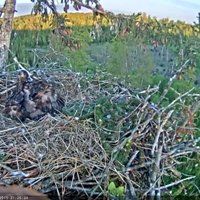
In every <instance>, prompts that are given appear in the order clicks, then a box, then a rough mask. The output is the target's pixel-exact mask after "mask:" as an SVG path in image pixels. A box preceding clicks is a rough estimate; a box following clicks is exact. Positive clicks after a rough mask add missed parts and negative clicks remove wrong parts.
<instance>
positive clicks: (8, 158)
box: [0, 69, 200, 199]
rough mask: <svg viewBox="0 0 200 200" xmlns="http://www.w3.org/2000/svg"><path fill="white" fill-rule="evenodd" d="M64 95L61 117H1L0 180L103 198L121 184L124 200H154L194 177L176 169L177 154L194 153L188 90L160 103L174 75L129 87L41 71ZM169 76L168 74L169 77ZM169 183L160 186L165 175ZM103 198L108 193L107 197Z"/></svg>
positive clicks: (195, 104)
mask: <svg viewBox="0 0 200 200" xmlns="http://www.w3.org/2000/svg"><path fill="white" fill-rule="evenodd" d="M39 72H41V74H40V76H42V77H43V78H45V79H48V80H49V81H50V82H53V83H54V84H55V85H56V84H57V86H58V88H59V89H60V92H61V93H62V94H63V96H65V100H66V106H65V109H64V110H63V113H60V114H58V115H57V116H55V117H52V116H50V115H46V116H45V117H43V118H42V119H40V120H39V121H31V120H29V121H26V123H18V122H16V121H13V120H11V119H8V118H6V117H5V115H4V114H3V113H1V114H0V120H1V124H0V174H1V180H0V183H1V184H4V185H10V184H14V183H15V184H19V185H23V186H31V187H34V188H35V189H37V190H39V191H41V192H43V193H50V192H53V191H54V192H56V194H57V195H58V197H59V198H60V199H61V198H62V197H63V196H64V195H65V196H67V195H71V194H73V192H75V191H76V192H81V193H82V194H85V195H87V196H93V197H100V196H104V197H105V196H106V197H108V196H109V195H110V196H112V197H113V199H114V196H113V195H114V193H113V191H109V184H110V183H111V182H114V183H115V184H116V185H118V186H120V185H123V187H124V188H125V191H126V197H127V199H139V198H145V197H146V196H149V195H151V196H158V197H160V196H161V195H163V194H164V193H165V192H167V193H168V192H169V190H170V189H171V187H173V186H176V185H178V184H180V183H183V182H184V181H188V180H190V181H192V180H194V179H195V176H192V175H191V176H185V175H184V174H182V173H181V172H180V171H178V170H177V166H178V165H179V164H181V162H184V160H183V159H182V158H183V157H188V158H189V157H190V156H191V155H193V154H194V153H199V148H198V142H199V140H200V139H199V138H197V137H195V132H196V127H195V124H194V118H193V117H194V114H195V113H196V112H197V110H198V108H199V95H198V94H195V93H194V89H191V90H190V91H187V92H186V93H184V94H180V93H178V92H176V93H177V98H175V99H174V101H172V102H171V103H169V104H167V105H165V106H164V104H162V102H163V101H164V100H165V99H166V94H167V92H168V91H170V90H173V91H174V89H173V88H172V87H171V85H172V84H171V83H172V81H173V78H172V79H170V81H169V84H168V87H167V88H166V90H165V91H164V93H163V94H161V97H160V102H158V103H157V104H154V103H152V102H151V99H152V98H153V96H154V95H156V94H158V93H159V92H160V91H159V86H156V87H154V88H150V87H149V88H147V89H145V90H143V91H141V90H137V89H130V88H128V87H127V86H125V85H124V84H122V83H119V82H117V81H116V80H115V79H112V78H108V76H109V75H107V74H104V73H103V72H101V73H99V74H98V73H97V74H96V75H93V76H92V77H89V76H83V75H80V74H76V73H74V72H71V71H67V70H66V69H65V70H57V71H53V70H52V69H50V70H48V69H45V70H41V71H38V73H39ZM14 77H15V73H13V74H10V75H9V76H7V75H2V76H1V77H0V78H1V79H0V84H1V90H0V95H1V98H0V106H1V107H2V108H3V106H4V103H5V98H4V97H5V96H6V95H7V93H9V90H10V88H11V87H15V83H14V81H13V79H14V80H15V78H14ZM105 77H106V78H105ZM174 78H175V77H174ZM169 176H170V177H172V178H171V181H168V182H166V181H164V180H165V177H169ZM108 193H109V194H108Z"/></svg>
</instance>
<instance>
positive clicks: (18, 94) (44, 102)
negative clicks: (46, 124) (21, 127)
mask: <svg viewBox="0 0 200 200" xmlns="http://www.w3.org/2000/svg"><path fill="white" fill-rule="evenodd" d="M64 104H65V101H64V98H63V97H61V95H60V94H58V92H57V91H56V89H55V86H54V85H53V84H51V83H48V81H46V80H44V79H40V78H33V77H31V75H30V73H28V72H27V71H26V70H20V71H19V72H18V75H17V82H16V88H15V89H14V90H13V91H12V93H11V94H10V95H9V97H8V98H7V101H6V104H5V109H4V112H5V113H6V114H7V115H8V116H9V117H10V118H12V119H18V120H20V121H25V119H26V118H28V119H30V120H39V119H40V118H42V117H43V116H45V115H46V114H47V113H49V114H51V115H55V114H56V113H58V112H60V111H61V110H62V108H63V107H64Z"/></svg>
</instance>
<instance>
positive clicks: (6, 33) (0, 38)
mask: <svg viewBox="0 0 200 200" xmlns="http://www.w3.org/2000/svg"><path fill="white" fill-rule="evenodd" d="M15 5H16V0H5V4H4V7H3V11H2V12H3V23H2V25H1V26H0V72H2V71H3V70H5V66H6V62H7V59H8V49H9V47H10V39H11V33H12V22H13V18H14V12H15Z"/></svg>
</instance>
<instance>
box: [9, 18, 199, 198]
mask: <svg viewBox="0 0 200 200" xmlns="http://www.w3.org/2000/svg"><path fill="white" fill-rule="evenodd" d="M84 16H85V15H84ZM90 17H91V16H90ZM79 18H80V19H79ZM27 19H29V22H31V18H30V17H27ZM27 19H25V20H24V19H23V18H20V20H22V21H23V20H24V21H26V20H27ZM78 19H79V21H80V24H77V22H75V21H71V22H72V24H73V25H74V26H73V27H72V31H73V35H72V36H71V37H70V38H67V39H70V41H71V40H73V41H78V42H79V43H80V44H81V48H80V49H75V50H73V51H72V50H71V49H69V48H68V46H67V45H66V42H65V41H64V42H63V39H62V38H60V37H59V36H57V35H55V34H53V33H52V31H51V30H50V29H46V30H41V29H45V28H44V27H40V29H39V30H34V28H32V29H31V30H14V32H13V35H12V44H11V52H12V53H13V54H14V55H16V56H17V58H18V60H19V61H20V62H21V63H23V64H24V65H25V66H26V67H29V66H31V67H34V68H41V67H45V68H48V67H51V66H50V65H54V64H55V63H56V65H59V66H62V67H63V66H64V67H66V69H71V70H73V71H76V72H79V73H83V74H87V78H88V80H90V81H92V80H93V79H94V80H99V82H98V81H97V83H96V86H97V87H98V84H100V83H101V84H105V85H103V86H102V85H101V87H105V88H106V87H109V86H108V85H107V84H106V80H108V79H110V80H112V79H113V80H115V81H118V82H121V83H123V84H124V85H126V86H127V87H129V88H130V89H132V88H134V89H141V90H142V89H144V88H147V87H148V86H151V87H153V86H155V85H159V92H158V93H156V94H155V95H152V98H151V99H150V101H151V102H152V103H154V104H160V106H161V107H163V106H167V105H169V104H170V103H171V102H173V101H174V100H175V99H176V98H177V97H178V96H179V95H180V94H184V93H185V92H187V91H188V90H190V89H192V88H194V90H195V91H196V92H197V93H199V91H200V88H199V83H200V37H199V29H198V28H197V27H196V26H192V25H188V24H185V23H183V22H180V21H178V22H173V21H170V20H169V19H163V20H160V21H158V20H157V19H155V18H150V17H149V16H146V15H133V16H132V20H131V23H127V21H126V20H125V21H123V20H122V26H120V27H119V32H118V33H116V34H113V33H110V32H109V31H108V30H109V29H108V27H107V26H108V24H109V23H108V22H106V21H105V19H104V21H103V27H102V33H101V37H100V39H99V38H98V39H97V40H93V39H92V38H91V37H90V31H91V30H92V27H91V25H92V24H91V22H90V23H89V22H88V21H87V22H84V23H83V22H82V21H83V19H82V17H80V16H78ZM86 19H87V20H91V19H90V18H89V17H86ZM18 20H19V19H18ZM85 23H86V24H85ZM106 23H107V24H106ZM17 24H18V22H16V23H15V26H16V27H18V26H17ZM78 25H83V26H81V27H80V26H78ZM86 25H87V26H86ZM34 26H35V27H37V26H38V25H34ZM124 26H128V28H129V30H130V31H129V34H128V35H127V36H121V35H120V34H121V32H123V30H124ZM22 27H23V26H22ZM22 27H20V28H19V27H18V28H17V29H23V28H22ZM24 29H25V28H24ZM27 29H28V28H27ZM36 29H37V28H36ZM104 31H105V32H104ZM154 40H156V42H158V44H159V45H158V47H154V46H153V44H152V41H154ZM187 60H188V62H187ZM185 62H187V66H186V67H185V68H184V70H182V71H181V73H180V74H178V76H177V78H176V79H175V80H174V81H173V83H172V84H171V85H168V83H169V79H170V78H171V77H173V76H174V75H175V74H176V73H177V70H178V69H180V68H181V67H183V66H184V63H185ZM9 63H10V68H11V69H15V65H14V64H13V61H12V56H10V58H9ZM104 72H105V73H104ZM153 72H155V73H153ZM88 80H82V81H81V87H82V88H84V89H86V88H88V86H89V85H88ZM102 82H103V83H102ZM169 87H170V89H169V90H168V92H167V94H166V96H165V98H164V99H162V101H161V97H162V95H163V93H164V92H165V91H166V88H169ZM106 89H107V91H109V92H110V94H114V93H115V87H114V86H113V87H111V88H109V89H108V88H106ZM122 92H124V91H122ZM193 98H194V97H191V98H187V99H185V102H184V105H185V107H187V106H189V105H190V104H191V103H192V102H193V100H194V99H193ZM133 101H134V102H133ZM137 103H138V102H135V99H134V100H133V98H132V99H131V98H130V99H126V98H125V99H117V100H116V101H114V100H113V96H111V95H110V96H109V95H105V96H101V95H99V96H98V95H96V98H95V99H92V100H91V101H90V102H89V103H88V104H83V102H82V101H77V100H75V101H74V102H72V103H71V104H68V105H67V106H66V107H65V108H64V109H63V113H65V114H67V115H70V116H73V117H78V118H79V119H81V120H83V119H91V118H92V119H93V120H94V122H95V125H96V126H98V128H99V129H101V130H112V131H113V132H117V133H120V132H127V131H128V130H130V128H133V126H134V125H135V124H134V123H135V122H134V120H133V119H132V121H129V122H127V123H124V124H119V123H118V122H119V121H120V119H123V118H125V117H126V115H127V113H128V114H129V113H130V111H132V110H133V108H134V106H135V105H136V104H137ZM179 108H180V105H178V104H177V106H176V109H177V110H176V112H179ZM199 113H200V111H199V110H197V112H196V116H194V119H191V120H193V121H192V122H193V123H194V124H193V125H194V127H195V128H196V129H195V132H194V135H197V136H199V135H200V132H199V128H200V120H199V115H200V114H199ZM101 138H102V141H104V140H105V141H115V140H118V138H119V134H107V132H106V133H104V132H103V133H102V135H101ZM131 145H132V143H131V141H128V143H127V144H126V147H125V148H124V149H122V150H120V151H119V152H118V155H117V156H116V162H119V163H120V164H119V165H118V166H119V168H120V167H121V170H123V169H122V164H124V165H125V164H126V163H127V161H128V158H129V156H130V152H131V150H132V149H131ZM104 148H105V150H106V151H107V153H108V154H109V153H111V150H112V145H109V144H107V143H104ZM185 159H186V160H184V166H182V165H180V168H178V169H176V170H177V171H179V172H181V173H182V174H186V176H187V175H195V176H196V177H198V178H197V179H195V181H193V182H192V183H182V184H181V185H180V186H177V187H174V189H173V190H172V193H173V194H174V195H180V194H182V193H183V192H185V193H187V194H188V195H199V187H200V180H199V175H200V170H199V167H198V166H199V165H200V161H199V155H191V156H190V158H188V157H186V158H185ZM181 161H183V160H181ZM181 161H180V162H181ZM185 163H186V164H185ZM177 173H178V172H177ZM171 179H176V176H173V177H172V178H171V177H165V179H164V180H163V182H164V183H166V184H167V183H168V182H169V180H171ZM108 192H109V194H111V195H113V196H116V197H123V196H124V193H125V187H124V185H121V184H117V183H116V182H115V181H113V180H112V179H110V180H109V184H108Z"/></svg>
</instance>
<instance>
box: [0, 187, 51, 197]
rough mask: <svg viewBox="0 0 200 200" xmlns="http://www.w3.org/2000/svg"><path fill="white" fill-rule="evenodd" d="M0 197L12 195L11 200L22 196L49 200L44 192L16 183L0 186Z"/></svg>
mask: <svg viewBox="0 0 200 200" xmlns="http://www.w3.org/2000/svg"><path fill="white" fill-rule="evenodd" d="M0 197H1V198H2V199H11V197H12V199H13V200H17V199H22V198H24V197H25V198H26V199H29V200H34V199H38V200H49V198H48V197H47V195H45V194H42V193H40V192H38V191H36V190H34V189H31V188H25V187H20V186H17V185H12V186H6V187H4V186H0Z"/></svg>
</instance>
